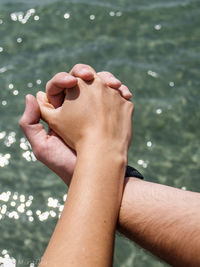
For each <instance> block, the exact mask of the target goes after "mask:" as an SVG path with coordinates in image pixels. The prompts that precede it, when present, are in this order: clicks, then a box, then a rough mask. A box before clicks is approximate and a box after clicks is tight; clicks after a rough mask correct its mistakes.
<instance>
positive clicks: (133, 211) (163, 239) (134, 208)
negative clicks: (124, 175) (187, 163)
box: [119, 178, 200, 266]
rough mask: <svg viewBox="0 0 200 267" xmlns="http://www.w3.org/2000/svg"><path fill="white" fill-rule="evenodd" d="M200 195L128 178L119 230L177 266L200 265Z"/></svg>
mask: <svg viewBox="0 0 200 267" xmlns="http://www.w3.org/2000/svg"><path fill="white" fill-rule="evenodd" d="M199 207H200V195H199V194H198V193H193V192H189V191H183V190H179V189H175V188H172V187H168V186H164V185H160V184H155V183H150V182H144V181H141V180H138V179H135V178H131V179H128V180H127V182H126V185H125V187H124V193H123V198H122V204H121V208H120V214H119V231H120V232H121V233H123V234H125V235H126V236H127V237H128V238H129V239H132V240H133V241H135V242H136V243H138V244H139V245H141V246H142V247H143V248H145V249H147V250H149V251H150V252H151V253H153V254H154V255H157V256H158V257H160V258H161V259H163V260H164V261H166V262H167V263H169V264H171V265H173V266H200V254H199V250H200V226H199V222H200V213H199Z"/></svg>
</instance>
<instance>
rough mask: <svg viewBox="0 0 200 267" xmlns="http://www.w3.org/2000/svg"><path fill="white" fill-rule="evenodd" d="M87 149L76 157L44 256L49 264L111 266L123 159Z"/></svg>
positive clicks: (44, 259)
mask: <svg viewBox="0 0 200 267" xmlns="http://www.w3.org/2000/svg"><path fill="white" fill-rule="evenodd" d="M89 150H90V149H87V151H86V152H85V153H84V152H82V153H81V154H79V156H78V158H77V164H76V168H75V172H74V175H73V179H72V182H71V185H70V189H69V192H68V197H67V201H66V203H65V207H64V210H63V213H62V216H61V218H60V220H59V222H58V225H57V226H56V229H55V232H54V234H53V237H52V239H51V241H50V243H49V246H48V248H47V250H46V253H45V255H44V257H43V261H42V262H43V263H44V264H48V266H56V267H58V266H97V267H98V266H101V267H103V266H111V263H112V250H113V240H114V233H115V227H116V221H117V217H118V212H119V208H120V203H121V197H122V190H123V176H124V172H125V161H124V158H123V157H122V158H121V157H120V156H119V157H118V155H117V157H115V159H114V160H113V155H109V152H107V151H95V152H94V153H88V151H89ZM108 173H109V179H107V175H108ZM41 266H42V264H41Z"/></svg>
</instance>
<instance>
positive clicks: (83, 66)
mask: <svg viewBox="0 0 200 267" xmlns="http://www.w3.org/2000/svg"><path fill="white" fill-rule="evenodd" d="M82 68H89V66H88V65H86V64H82V63H78V64H76V65H75V66H74V68H73V69H74V70H75V71H79V70H80V69H82Z"/></svg>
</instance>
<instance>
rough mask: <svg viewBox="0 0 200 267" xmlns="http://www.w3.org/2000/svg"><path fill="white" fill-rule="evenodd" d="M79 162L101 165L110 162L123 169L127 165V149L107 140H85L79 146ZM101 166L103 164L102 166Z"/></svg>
mask: <svg viewBox="0 0 200 267" xmlns="http://www.w3.org/2000/svg"><path fill="white" fill-rule="evenodd" d="M76 151H77V160H79V159H80V158H81V160H85V161H90V162H92V161H96V162H99V164H100V163H103V162H110V164H111V166H113V167H115V166H116V165H118V166H120V167H121V168H122V169H123V168H125V167H126V165H127V153H128V151H127V149H126V148H125V147H123V146H122V145H121V144H119V143H115V142H113V141H111V140H107V139H105V138H101V139H100V138H96V139H95V140H94V139H93V138H88V139H87V140H86V139H85V140H84V141H83V142H80V143H79V144H78V146H77V150H76ZM100 165H101V164H100Z"/></svg>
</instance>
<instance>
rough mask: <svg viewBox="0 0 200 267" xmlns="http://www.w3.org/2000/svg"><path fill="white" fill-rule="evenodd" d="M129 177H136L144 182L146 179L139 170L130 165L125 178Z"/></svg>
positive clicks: (127, 167)
mask: <svg viewBox="0 0 200 267" xmlns="http://www.w3.org/2000/svg"><path fill="white" fill-rule="evenodd" d="M127 177H136V178H139V179H142V180H143V179H144V177H143V175H142V174H141V173H140V172H139V171H138V170H136V169H135V168H133V167H131V166H128V165H127V166H126V173H125V178H127Z"/></svg>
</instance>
